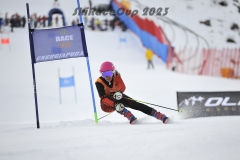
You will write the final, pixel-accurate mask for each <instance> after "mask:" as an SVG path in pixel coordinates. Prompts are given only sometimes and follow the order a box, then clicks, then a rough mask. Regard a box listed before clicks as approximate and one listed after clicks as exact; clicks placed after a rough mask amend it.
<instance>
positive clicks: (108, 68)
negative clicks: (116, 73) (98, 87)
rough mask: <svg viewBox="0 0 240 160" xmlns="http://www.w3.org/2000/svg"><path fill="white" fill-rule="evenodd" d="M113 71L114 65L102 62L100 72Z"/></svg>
mask: <svg viewBox="0 0 240 160" xmlns="http://www.w3.org/2000/svg"><path fill="white" fill-rule="evenodd" d="M114 69H115V67H114V65H113V64H112V62H109V61H106V62H103V63H102V64H101V66H100V70H99V71H100V72H105V71H113V70H114Z"/></svg>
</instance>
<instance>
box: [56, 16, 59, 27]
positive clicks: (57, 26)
mask: <svg viewBox="0 0 240 160" xmlns="http://www.w3.org/2000/svg"><path fill="white" fill-rule="evenodd" d="M55 24H56V27H58V26H59V25H58V16H56V18H55Z"/></svg>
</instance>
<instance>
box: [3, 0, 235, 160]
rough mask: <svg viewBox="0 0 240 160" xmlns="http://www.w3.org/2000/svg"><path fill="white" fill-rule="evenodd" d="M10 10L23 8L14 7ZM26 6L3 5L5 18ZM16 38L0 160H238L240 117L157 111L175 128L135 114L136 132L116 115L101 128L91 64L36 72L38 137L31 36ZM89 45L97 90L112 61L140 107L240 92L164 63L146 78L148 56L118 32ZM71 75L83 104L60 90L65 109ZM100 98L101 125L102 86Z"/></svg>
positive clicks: (99, 35) (37, 5)
mask: <svg viewBox="0 0 240 160" xmlns="http://www.w3.org/2000/svg"><path fill="white" fill-rule="evenodd" d="M59 1H60V3H61V4H64V3H67V4H69V5H68V6H72V7H73V8H74V7H75V6H76V4H75V3H76V2H75V1H71V2H70V1H61V0H59ZM11 2H12V3H13V2H15V3H17V4H16V5H14V6H12V7H10V3H11ZM25 2H26V1H23V0H19V1H17V2H16V1H11V0H9V1H3V0H0V4H1V10H3V9H4V10H9V11H10V10H11V12H15V11H16V10H14V11H12V9H19V13H22V14H24V13H25ZM29 3H30V7H31V11H32V12H34V11H35V10H36V11H40V10H44V9H46V10H48V8H51V7H50V5H52V1H51V2H50V1H48V0H42V1H36V0H32V1H29ZM83 3H84V2H83ZM85 4H87V1H85ZM45 5H46V7H44V6H45ZM2 6H4V7H2ZM19 6H22V7H19ZM66 6H67V5H66ZM70 8H71V7H70ZM67 13H68V12H67ZM68 14H69V15H70V14H72V13H68ZM120 36H125V37H126V38H127V43H126V44H123V43H119V37H120ZM10 38H11V51H10V52H9V51H8V46H3V47H2V50H1V51H0V75H1V79H0V142H1V143H0V159H1V160H15V159H18V160H31V159H36V160H38V159H39V160H40V159H41V160H42V159H46V160H48V159H49V160H50V159H51V160H65V159H73V160H74V159H89V160H91V159H116V160H122V159H134V160H135V159H136V160H145V159H153V160H158V159H162V158H164V159H166V160H175V159H178V160H186V159H187V160H188V159H189V160H190V159H196V160H198V159H199V160H202V159H204V160H208V159H209V160H210V159H211V160H212V159H221V160H228V159H232V160H237V159H238V158H239V156H240V153H239V152H238V148H239V144H240V138H239V136H238V135H239V134H240V128H239V127H237V126H238V125H239V120H240V118H239V116H222V117H208V118H197V119H188V120H181V119H179V117H178V113H176V112H174V111H171V110H166V109H162V108H158V107H154V108H155V109H157V110H159V111H161V112H163V113H165V114H167V115H168V116H170V117H171V119H172V123H170V124H168V125H163V124H162V122H160V121H157V120H156V119H154V118H152V117H149V116H146V115H144V114H143V113H140V112H138V111H135V110H131V111H132V112H133V113H134V115H136V116H137V117H138V119H139V121H138V123H137V124H136V125H129V123H128V121H127V119H126V118H124V117H122V116H121V115H119V114H117V113H115V112H114V113H112V114H110V115H108V116H107V117H105V118H104V119H102V120H100V121H99V123H98V124H95V122H94V120H93V119H94V117H93V107H92V99H91V92H90V86H89V79H88V73H87V67H86V60H85V59H84V58H78V59H68V60H61V61H54V62H46V63H38V64H36V65H35V67H36V68H35V69H36V84H37V94H38V104H39V116H40V117H39V118H40V126H41V128H40V129H36V118H35V106H34V97H33V84H32V71H31V62H30V49H29V43H28V42H29V40H28V31H27V29H26V28H25V29H18V28H16V29H15V32H14V33H11V34H10ZM86 40H87V46H88V51H89V60H90V65H91V72H92V81H93V83H94V82H95V79H96V78H97V77H98V76H100V75H99V71H98V70H99V66H100V64H101V63H102V62H103V61H106V60H109V61H112V62H113V63H114V64H115V66H116V68H117V69H118V71H119V72H120V73H121V75H122V77H123V79H124V81H125V83H126V85H127V90H126V94H127V95H129V96H132V98H135V99H138V100H142V101H146V102H150V103H154V104H159V105H163V106H166V107H170V108H174V109H176V108H177V101H176V91H239V90H240V82H239V81H238V80H229V79H221V78H213V77H205V76H190V75H183V74H179V73H174V72H171V71H169V70H166V69H165V65H163V63H162V62H161V60H160V59H159V58H157V57H154V61H153V62H154V64H155V66H156V67H155V69H154V70H147V69H146V67H147V64H146V60H145V55H144V51H145V49H144V48H143V47H142V45H141V43H140V41H139V39H138V38H137V37H136V36H135V35H133V34H132V33H131V32H129V31H128V32H127V33H126V34H124V35H122V33H121V32H119V31H118V30H116V31H115V32H111V31H109V32H98V31H95V32H91V31H89V30H87V31H86ZM72 67H74V70H75V76H76V90H77V103H75V100H74V90H73V88H65V89H62V90H61V91H62V97H63V102H62V104H61V105H60V104H59V88H58V83H59V82H58V69H59V68H60V71H61V76H71V75H72ZM140 85H141V88H140V87H139V86H140ZM94 95H95V101H96V106H97V112H98V117H101V116H104V115H106V113H104V112H102V111H101V109H100V107H99V98H98V95H97V91H96V89H95V86H94Z"/></svg>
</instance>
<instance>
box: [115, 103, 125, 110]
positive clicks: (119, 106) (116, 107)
mask: <svg viewBox="0 0 240 160" xmlns="http://www.w3.org/2000/svg"><path fill="white" fill-rule="evenodd" d="M123 109H124V105H123V104H122V103H116V104H115V110H116V111H117V112H122V111H123Z"/></svg>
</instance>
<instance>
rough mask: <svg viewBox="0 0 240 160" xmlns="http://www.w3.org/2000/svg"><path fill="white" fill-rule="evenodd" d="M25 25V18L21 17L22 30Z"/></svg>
mask: <svg viewBox="0 0 240 160" xmlns="http://www.w3.org/2000/svg"><path fill="white" fill-rule="evenodd" d="M25 24H26V17H25V16H23V17H22V27H23V28H24V27H25Z"/></svg>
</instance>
